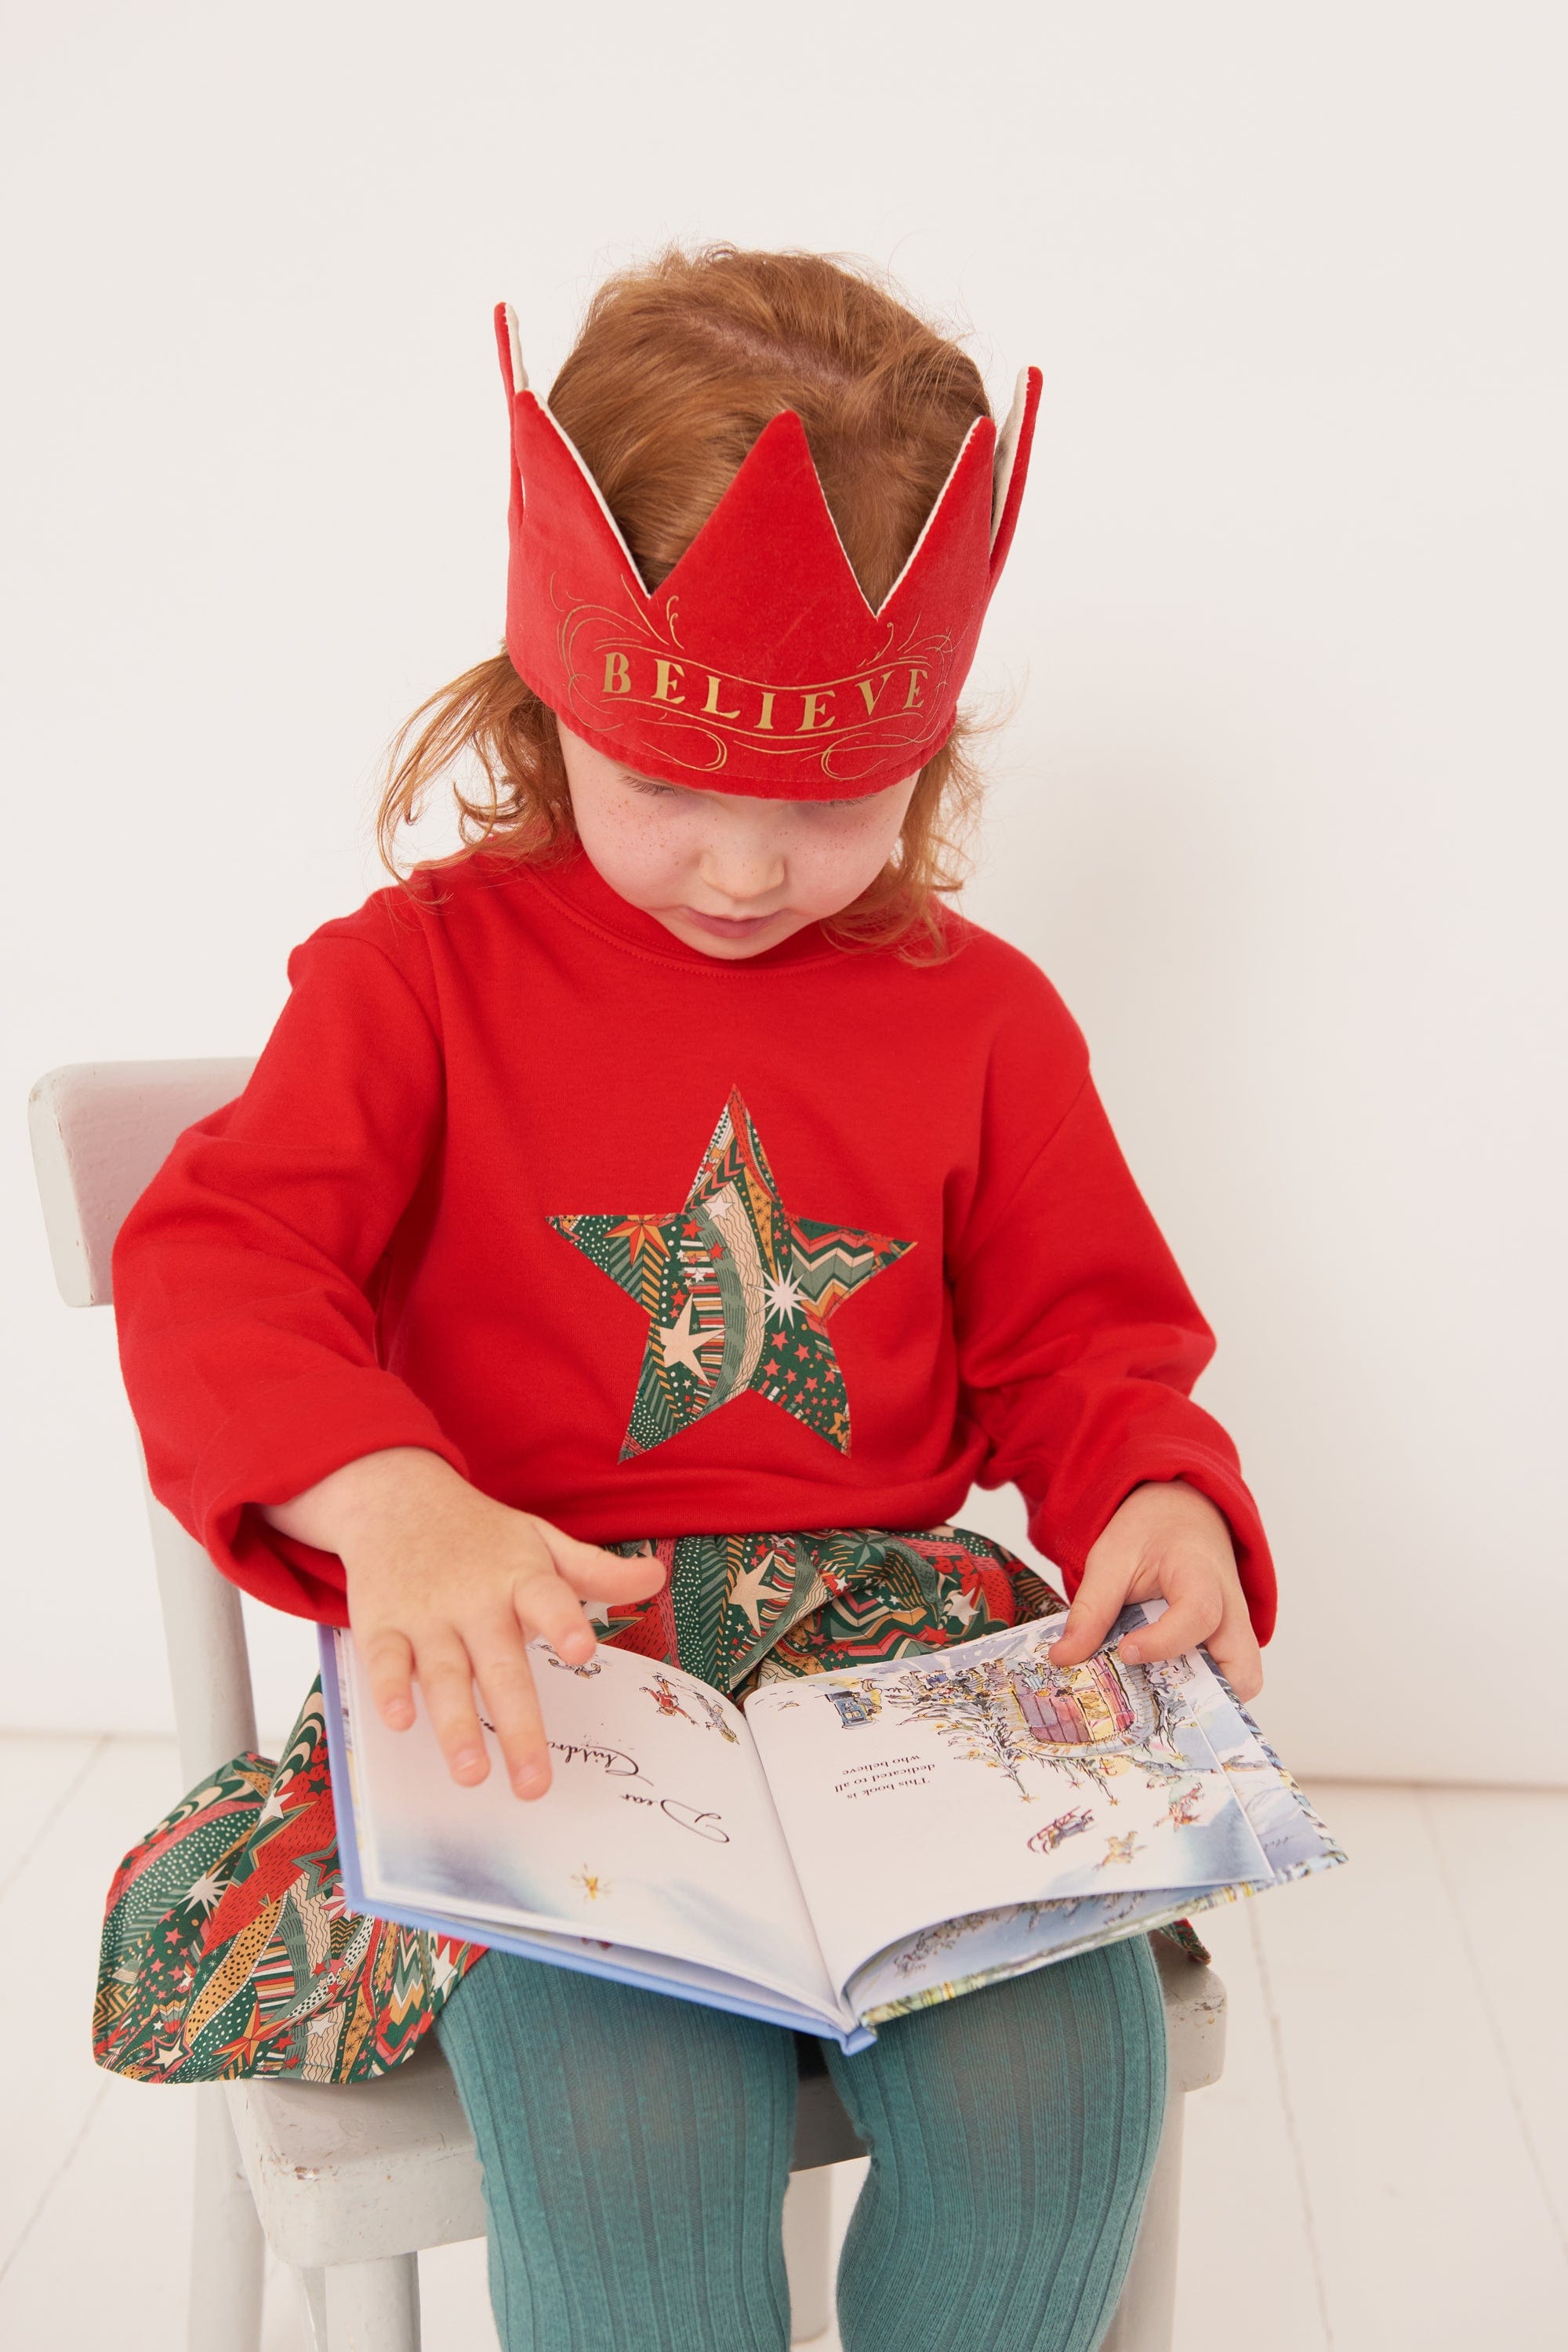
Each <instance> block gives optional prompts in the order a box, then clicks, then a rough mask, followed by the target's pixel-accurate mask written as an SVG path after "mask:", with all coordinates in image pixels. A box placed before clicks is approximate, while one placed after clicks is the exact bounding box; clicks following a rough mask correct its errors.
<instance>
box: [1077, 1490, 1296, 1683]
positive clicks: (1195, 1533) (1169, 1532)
mask: <svg viewBox="0 0 1568 2352" xmlns="http://www.w3.org/2000/svg"><path fill="white" fill-rule="evenodd" d="M1162 1594H1163V1596H1164V1599H1165V1601H1167V1602H1168V1603H1169V1606H1168V1607H1167V1609H1166V1611H1165V1613H1164V1615H1163V1617H1162V1618H1160V1619H1159V1621H1158V1622H1157V1623H1155V1624H1152V1625H1145V1626H1142V1627H1141V1628H1140V1629H1139V1630H1138V1631H1137V1632H1136V1633H1129V1634H1128V1635H1127V1637H1126V1638H1125V1640H1124V1641H1123V1642H1122V1643H1121V1650H1120V1652H1119V1653H1118V1654H1119V1655H1120V1656H1121V1657H1123V1658H1125V1659H1126V1660H1127V1661H1128V1663H1129V1664H1135V1665H1143V1664H1147V1663H1148V1661H1149V1660H1150V1659H1151V1658H1177V1657H1180V1656H1181V1654H1182V1653H1183V1651H1184V1650H1191V1649H1193V1648H1194V1647H1195V1646H1196V1644H1197V1643H1199V1642H1206V1643H1207V1644H1208V1648H1209V1654H1210V1655H1211V1656H1212V1657H1213V1659H1214V1662H1215V1665H1216V1666H1218V1668H1219V1669H1220V1672H1221V1673H1222V1674H1223V1675H1224V1676H1225V1678H1226V1682H1228V1683H1229V1685H1230V1686H1231V1688H1232V1690H1234V1691H1235V1693H1236V1695H1237V1698H1239V1699H1249V1698H1255V1697H1256V1696H1257V1695H1258V1692H1259V1691H1260V1690H1261V1689H1262V1688H1263V1661H1262V1659H1261V1658H1260V1657H1259V1655H1258V1643H1256V1642H1255V1641H1254V1639H1253V1636H1252V1621H1251V1619H1250V1618H1249V1617H1248V1615H1247V1602H1246V1601H1245V1600H1244V1599H1243V1598H1242V1591H1241V1580H1240V1578H1239V1577H1238V1576H1237V1572H1236V1553H1235V1551H1234V1550H1233V1549H1232V1547H1231V1540H1230V1529H1229V1528H1228V1527H1227V1526H1226V1521H1225V1517H1224V1514H1223V1513H1222V1512H1220V1511H1216V1510H1215V1507H1214V1505H1213V1504H1212V1503H1211V1502H1210V1501H1209V1500H1208V1498H1207V1496H1205V1495H1200V1494H1199V1493H1198V1490H1197V1488H1196V1487H1195V1486H1186V1485H1184V1483H1183V1481H1182V1480H1181V1479H1179V1478H1173V1479H1170V1480H1167V1481H1163V1482H1152V1483H1151V1484H1150V1485H1148V1486H1135V1487H1134V1488H1133V1490H1132V1492H1131V1495H1129V1496H1128V1497H1127V1500H1126V1501H1125V1502H1124V1503H1123V1504H1122V1506H1121V1509H1120V1510H1119V1511H1118V1512H1117V1513H1116V1514H1115V1516H1114V1517H1113V1518H1112V1519H1111V1521H1110V1525H1109V1526H1108V1527H1107V1528H1106V1530H1105V1532H1104V1534H1103V1535H1102V1536H1101V1537H1100V1540H1099V1542H1098V1543H1097V1544H1096V1545H1095V1546H1094V1548H1093V1549H1092V1550H1091V1551H1090V1553H1089V1558H1088V1559H1087V1560H1086V1561H1085V1563H1084V1570H1083V1581H1082V1583H1081V1584H1080V1585H1079V1589H1078V1592H1077V1595H1076V1597H1075V1598H1074V1601H1073V1604H1072V1607H1071V1609H1070V1610H1069V1611H1068V1620H1067V1624H1066V1626H1065V1627H1064V1628H1063V1631H1062V1633H1061V1634H1060V1636H1059V1637H1058V1641H1057V1643H1056V1644H1055V1647H1054V1648H1053V1649H1052V1652H1051V1656H1052V1658H1053V1659H1054V1660H1055V1661H1056V1663H1057V1664H1058V1665H1061V1666H1076V1665H1079V1664H1081V1663H1082V1661H1083V1660H1084V1659H1085V1658H1089V1657H1092V1656H1093V1654H1094V1653H1095V1651H1096V1650H1097V1649H1098V1648H1099V1647H1100V1643H1101V1642H1102V1641H1103V1640H1104V1639H1105V1636H1106V1634H1107V1633H1109V1632H1110V1628H1111V1626H1112V1625H1114V1623H1115V1622H1116V1620H1117V1617H1118V1615H1119V1613H1120V1612H1121V1607H1122V1604H1123V1602H1124V1601H1152V1600H1155V1599H1157V1598H1158V1597H1159V1596H1160V1595H1162Z"/></svg>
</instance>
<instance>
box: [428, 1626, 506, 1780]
mask: <svg viewBox="0 0 1568 2352" xmlns="http://www.w3.org/2000/svg"><path fill="white" fill-rule="evenodd" d="M414 1671H415V1673H416V1675H418V1677H419V1687H420V1690H421V1691H422V1692H423V1694H424V1697H425V1712H426V1715H427V1716H428V1717H429V1718H430V1721H431V1724H432V1726H433V1727H434V1729H435V1733H436V1737H437V1739H438V1740H439V1741H440V1743H441V1752H442V1754H443V1755H444V1756H445V1757H446V1759H447V1771H448V1772H450V1774H451V1776H452V1778H453V1780H457V1781H458V1782H459V1783H461V1784H462V1785H463V1786H465V1787H468V1786H472V1785H473V1784H474V1783H476V1782H478V1781H479V1780H484V1779H485V1777H486V1775H487V1774H488V1773H489V1769H490V1759H489V1757H488V1756H487V1755H486V1753H485V1742H484V1735H483V1733H482V1731H481V1730H480V1727H479V1712H478V1709H477V1708H476V1707H475V1706H474V1667H473V1661H472V1659H471V1658H470V1657H469V1655H468V1652H467V1650H466V1649H465V1648H464V1647H463V1644H462V1643H461V1642H460V1641H459V1640H458V1635H457V1633H456V1632H455V1631H454V1629H453V1628H452V1627H451V1626H450V1625H444V1626H441V1627H439V1628H438V1629H434V1630H432V1632H431V1633H429V1634H428V1635H426V1637H425V1638H424V1639H423V1640H421V1641H420V1642H419V1643H417V1645H416V1649H415V1654H414Z"/></svg>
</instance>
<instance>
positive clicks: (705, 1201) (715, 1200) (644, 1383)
mask: <svg viewBox="0 0 1568 2352" xmlns="http://www.w3.org/2000/svg"><path fill="white" fill-rule="evenodd" d="M550 1223H552V1225H553V1226H554V1227H555V1229H556V1231H557V1233H561V1234H565V1236H566V1238H567V1239H568V1241H571V1242H574V1244H576V1246H577V1247H578V1248H579V1249H580V1250H581V1251H582V1252H583V1254H584V1256H585V1257H589V1258H592V1260H593V1262H594V1264H595V1265H596V1266H598V1267H599V1268H600V1269H601V1271H602V1272H603V1273H605V1274H607V1275H608V1276H609V1277H610V1279H611V1281H612V1282H616V1283H618V1284H619V1285H620V1286H621V1288H622V1289H623V1290H625V1291H626V1292H627V1293H628V1294H629V1296H630V1297H633V1298H635V1299H636V1300H637V1304H638V1306H639V1307H643V1308H645V1309H646V1310H647V1317H648V1335H647V1350H646V1352H645V1354H644V1357H643V1362H642V1370H641V1372H640V1373H639V1375H638V1379H637V1394H636V1397H635V1399H634V1401H633V1404H632V1416H631V1422H630V1424H629V1426H628V1428H627V1430H626V1438H625V1441H624V1443H623V1444H622V1446H621V1452H620V1459H621V1460H622V1461H623V1462H627V1461H630V1460H631V1459H632V1458H633V1457H634V1456H635V1455H637V1454H646V1453H647V1452H648V1450H649V1448H650V1447H652V1446H655V1445H661V1444H663V1443H664V1441H665V1439H666V1438H668V1437H673V1436H675V1435H676V1434H677V1433H678V1432H679V1431H680V1430H682V1429H689V1428H690V1426H691V1424H692V1423H693V1422H695V1421H699V1420H700V1419H701V1417H702V1415H703V1414H704V1413H706V1412H713V1411H714V1410H715V1408H716V1407H718V1406H719V1405H721V1404H728V1403H729V1402H730V1401H731V1398H732V1397H737V1396H743V1395H744V1394H745V1393H746V1391H748V1390H752V1391H755V1392H756V1393H757V1394H758V1395H759V1396H763V1397H765V1398H766V1399H767V1400H768V1402H769V1403H770V1404H776V1405H782V1407H783V1408H784V1412H787V1413H790V1414H792V1415H793V1416H794V1418H795V1420H796V1421H798V1422H800V1423H803V1424H804V1426H805V1428H807V1429H812V1430H815V1431H816V1434H817V1435H818V1436H819V1437H823V1438H826V1441H827V1443H828V1444H830V1445H833V1446H837V1449H838V1451H839V1453H841V1454H847V1453H848V1451H849V1401H848V1398H847V1395H846V1394H845V1389H844V1375H843V1373H842V1371H841V1370H840V1369H839V1364H838V1358H837V1352H836V1350H835V1349H834V1345H833V1341H832V1339H830V1338H829V1336H828V1331H827V1319H828V1318H829V1316H830V1315H832V1314H833V1313H834V1312H835V1311H836V1310H837V1308H838V1307H842V1305H843V1304H844V1301H845V1300H846V1299H847V1298H848V1297H852V1296H853V1295H854V1293H855V1292H856V1291H857V1290H858V1289H859V1288H860V1286H861V1285H862V1284H863V1283H867V1282H869V1281H870V1280H871V1278H872V1276H874V1275H878V1274H880V1273H881V1272H882V1271H883V1269H884V1268H885V1267H887V1266H889V1265H894V1264H895V1263H896V1262H897V1260H898V1259H900V1257H902V1256H903V1255H904V1254H905V1252H906V1251H908V1250H911V1249H913V1247H914V1244H913V1242H910V1241H895V1240H893V1239H891V1238H890V1237H889V1235H887V1234H872V1233H862V1232H860V1231H859V1230H858V1228H856V1227H854V1226H850V1225H838V1224H825V1223H820V1222H819V1221H818V1220H816V1219H815V1218H812V1217H792V1216H791V1215H790V1213H789V1212H788V1211H787V1210H786V1208H785V1207H784V1202H783V1201H782V1200H781V1199H780V1197H779V1192H778V1187H777V1185H776V1184H775V1183H774V1181H773V1171H771V1169H770V1168H769V1166H768V1163H767V1159H766V1156H765V1155H764V1153H763V1147H762V1144H761V1142H760V1141H759V1140H758V1137H757V1130H756V1129H755V1127H754V1126H753V1125H752V1118H751V1114H750V1112H749V1111H748V1110H747V1108H746V1106H745V1103H744V1101H743V1100H742V1096H741V1091H740V1088H739V1087H732V1088H731V1092H730V1097H729V1100H728V1101H727V1102H726V1104H725V1106H724V1109H723V1113H722V1115H721V1118H720V1120H719V1124H718V1126H717V1127H716V1128H715V1129H714V1130H713V1139H712V1141H711V1142H710V1144H709V1146H708V1149H707V1151H706V1152H705V1153H704V1154H703V1157H702V1160H701V1163H700V1166H699V1168H698V1171H697V1174H696V1177H695V1179H694V1181H693V1182H692V1187H691V1191H690V1192H689V1194H688V1196H687V1198H686V1201H685V1202H684V1204H683V1205H682V1206H681V1207H680V1208H679V1209H677V1210H674V1211H672V1212H671V1213H668V1214H667V1215H644V1214H637V1215H631V1214H612V1215H599V1214H596V1213H589V1214H573V1215H562V1216H552V1218H551V1219H550Z"/></svg>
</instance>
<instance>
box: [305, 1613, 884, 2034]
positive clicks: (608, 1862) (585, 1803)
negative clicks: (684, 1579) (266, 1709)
mask: <svg viewBox="0 0 1568 2352" xmlns="http://www.w3.org/2000/svg"><path fill="white" fill-rule="evenodd" d="M337 1662H338V1677H339V1683H340V1686H341V1688H342V1693H343V1696H344V1705H345V1715H346V1721H345V1725H344V1732H345V1739H346V1742H347V1745H348V1747H349V1750H350V1755H351V1759H352V1764H351V1778H352V1786H353V1810H354V1819H355V1825H356V1830H357V1837H358V1846H359V1866H360V1876H361V1882H362V1886H363V1895H364V1900H365V1903H366V1905H367V1907H369V1908H371V1909H373V1910H374V1908H375V1906H376V1904H377V1902H378V1901H384V1902H386V1903H392V1904H395V1905H397V1906H399V1907H400V1908H401V1909H403V1910H405V1911H408V1910H412V1909H417V1910H418V1911H420V1912H421V1913H423V1914H425V1915H426V1916H429V1917H432V1918H439V1919H440V1920H441V1921H442V1922H444V1923H449V1931H450V1932H454V1933H457V1934H459V1935H462V1934H471V1935H472V1937H473V1939H474V1940H475V1941H476V1942H484V1941H486V1940H487V1937H486V1935H485V1933H484V1930H485V1929H486V1928H489V1929H491V1930H494V1929H496V1928H500V1927H504V1928H507V1929H516V1930H524V1931H526V1930H529V1929H542V1930H545V1931H550V1932H552V1933H555V1934H559V1933H562V1932H564V1934H565V1935H566V1936H567V1937H588V1938H590V1939H592V1941H593V1942H594V1943H595V1944H596V1945H597V1946H598V1947H599V1948H600V1949H601V1950H602V1951H605V1952H606V1953H607V1952H609V1951H611V1950H612V1949H613V1948H615V1947H617V1946H631V1947H635V1948H640V1950H641V1951H643V1952H645V1953H660V1954H665V1955H668V1957H670V1958H673V1959H677V1960H682V1961H689V1962H692V1963H694V1964H695V1965H696V1966H697V1967H698V1968H699V1969H713V1970H718V1971H721V1973H722V1974H723V1975H724V1977H725V1978H726V1979H731V1980H733V1979H736V1978H738V1977H742V1978H745V1979H749V1980H751V1981H753V1982H755V1983H756V1984H758V1985H760V1986H764V1987H768V1988H771V1989H773V1990H779V1991H783V1992H785V1993H787V1994H788V1995H789V1996H790V1997H791V1999H792V2000H797V2001H800V2002H803V2003H805V2005H807V2006H808V2007H810V2008H811V2009H812V2010H814V2011H817V2012H818V2013H826V2015H828V2016H833V2015H835V2014H837V2012H838V2011H839V2010H840V2007H841V2004H840V2003H839V2002H838V2001H837V1999H836V1997H835V1995H834V1992H833V1990H832V1988H831V1987H830V1985H829V1984H828V1981H827V1977H826V1969H825V1968H824V1965H823V1959H822V1955H821V1952H820V1950H819V1949H818V1948H817V1944H816V1937H815V1936H814V1934H813V1932H812V1927H811V1921H810V1919H809V1917H808V1916H807V1913H806V1909H805V1902H804V1900H803V1898H802V1895H801V1892H800V1887H799V1885H798V1883H797V1881H796V1878H795V1871H794V1869H793V1867H792V1865H791V1863H790V1857H789V1853H788V1849H787V1847H786V1845H785V1843H784V1836H783V1833H782V1832H781V1830H780V1826H779V1822H778V1817H777V1814H776V1813H775V1811H774V1809H773V1801H772V1799H771V1797H770V1795H769V1792H768V1789H767V1784H766V1782H765V1780H763V1774H762V1772H761V1770H760V1769H759V1767H758V1764H757V1759H756V1756H755V1753H754V1751H753V1748H752V1741H751V1738H750V1736H749V1734H748V1732H747V1728H746V1725H745V1721H744V1718H743V1717H742V1715H741V1713H740V1711H739V1709H738V1708H736V1707H734V1706H731V1703H730V1702H729V1700H728V1699H726V1698H724V1697H722V1696H721V1695H720V1694H719V1693H718V1692H717V1691H714V1690H711V1689H710V1688H709V1686H708V1685H706V1684H705V1683H700V1682H699V1681H697V1680H696V1679H695V1678H694V1677H693V1676H691V1675H684V1674H682V1673H680V1672H679V1669H677V1668H675V1667H673V1666H655V1665H651V1664H649V1663H648V1662H647V1660H646V1659H643V1658H639V1657H637V1656H635V1655H634V1654H631V1653H629V1652H626V1651H621V1650H612V1649H609V1648H606V1647H605V1646H604V1645H601V1646H600V1648H599V1650H598V1652H597V1654H596V1655H595V1657H594V1658H593V1659H591V1660H590V1661H588V1663H587V1664H584V1665H582V1666H568V1665H566V1664H564V1663H563V1660H561V1659H560V1658H558V1657H557V1656H556V1654H555V1653H554V1652H553V1650H552V1648H551V1647H550V1645H549V1643H547V1642H543V1641H534V1642H531V1643H529V1663H530V1664H531V1666H532V1668H533V1672H534V1680H535V1684H536V1686H537V1688H538V1691H539V1699H540V1707H541V1711H542V1715H543V1718H544V1727H545V1731H546V1734H547V1736H548V1738H549V1741H550V1761H551V1769H552V1782H551V1786H550V1788H549V1789H548V1790H546V1792H545V1794H544V1795H543V1796H542V1797H538V1798H533V1799H531V1800H529V1801H523V1800H522V1799H521V1798H519V1797H517V1796H515V1795H514V1794H513V1793H512V1790H511V1786H510V1781H509V1780H508V1778H507V1773H506V1767H505V1764H504V1762H503V1760H502V1757H501V1752H500V1743H499V1741H498V1740H497V1739H496V1737H495V1734H494V1732H493V1730H492V1729H491V1728H490V1727H489V1725H488V1724H487V1725H486V1726H485V1730H484V1738H485V1745H486V1748H487V1750H488V1752H489V1759H490V1771H489V1778H488V1780H482V1781H480V1783H479V1786H478V1787H477V1788H462V1787H459V1786H458V1783H457V1782H456V1781H454V1780H452V1779H451V1777H450V1775H449V1773H448V1772H447V1765H446V1760H445V1759H444V1757H443V1756H442V1753H441V1750H440V1747H439V1744H438V1742H437V1738H436V1734H435V1731H434V1729H433V1728H432V1727H431V1724H430V1722H429V1718H428V1717H427V1716H426V1713H425V1710H424V1706H423V1701H422V1698H421V1696H420V1694H419V1692H418V1690H417V1686H416V1695H415V1696H416V1721H415V1723H414V1725H413V1727H411V1728H410V1729H409V1730H407V1731H393V1730H390V1729H388V1727H387V1726H386V1725H385V1724H384V1723H383V1721H382V1719H381V1717H380V1716H379V1715H378V1714H377V1713H376V1711H375V1709H374V1706H372V1705H371V1703H370V1700H369V1696H368V1691H367V1689H366V1685H365V1684H364V1681H363V1674H362V1670H361V1665H360V1661H359V1657H358V1653H357V1650H356V1648H355V1645H354V1643H353V1636H352V1634H348V1633H339V1634H338V1636H337ZM481 1719H482V1711H481Z"/></svg>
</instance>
